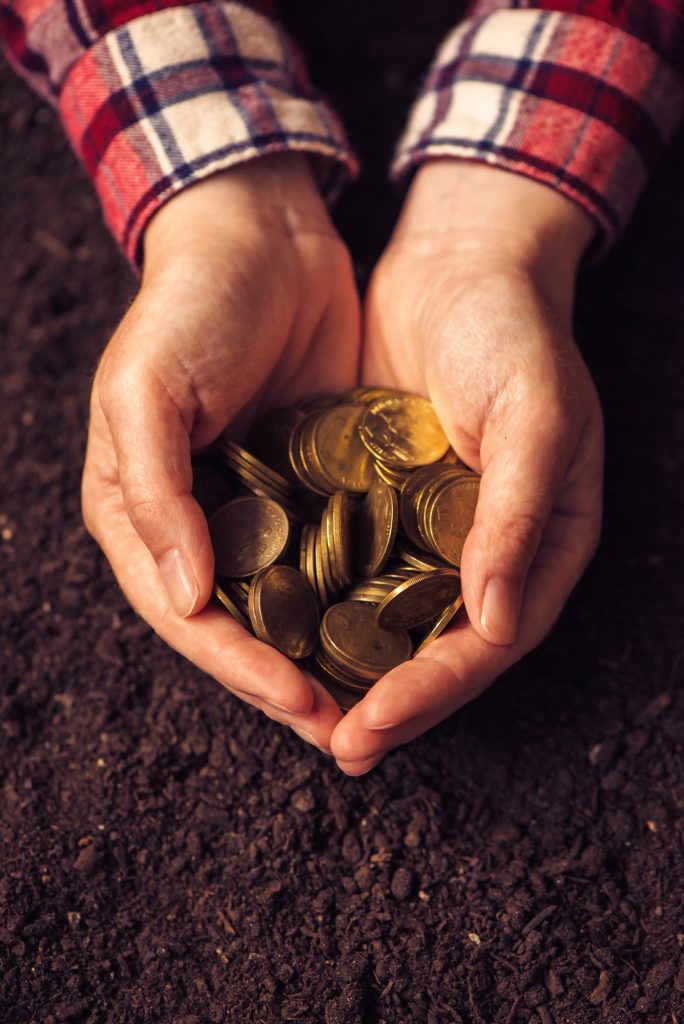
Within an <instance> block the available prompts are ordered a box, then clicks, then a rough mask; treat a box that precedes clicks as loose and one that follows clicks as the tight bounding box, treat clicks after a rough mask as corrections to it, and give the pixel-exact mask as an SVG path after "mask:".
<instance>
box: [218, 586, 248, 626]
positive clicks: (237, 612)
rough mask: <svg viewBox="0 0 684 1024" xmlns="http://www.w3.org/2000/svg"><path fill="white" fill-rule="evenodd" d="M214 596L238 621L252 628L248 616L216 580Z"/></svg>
mask: <svg viewBox="0 0 684 1024" xmlns="http://www.w3.org/2000/svg"><path fill="white" fill-rule="evenodd" d="M213 594H214V597H215V598H216V599H217V600H218V601H220V602H221V604H222V605H223V607H224V608H225V609H226V611H228V612H230V614H231V615H232V616H233V618H234V619H235V621H236V622H239V623H240V625H241V626H244V627H245V629H250V628H251V627H250V623H249V619H248V618H247V616H246V615H245V614H244V613H243V612H242V611H241V609H240V608H239V607H238V606H237V604H235V602H234V601H232V600H231V598H230V597H229V596H228V594H227V593H226V592H225V590H224V589H223V587H221V586H220V584H218V583H216V581H214V587H213Z"/></svg>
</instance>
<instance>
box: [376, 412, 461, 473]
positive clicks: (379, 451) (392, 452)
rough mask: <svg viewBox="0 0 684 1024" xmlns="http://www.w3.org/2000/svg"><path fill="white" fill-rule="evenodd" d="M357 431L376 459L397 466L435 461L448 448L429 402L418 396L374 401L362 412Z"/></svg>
mask: <svg viewBox="0 0 684 1024" xmlns="http://www.w3.org/2000/svg"><path fill="white" fill-rule="evenodd" d="M359 434H360V436H361V440H362V441H363V443H364V444H365V445H366V447H367V448H368V450H369V452H371V453H372V454H373V455H374V456H375V458H376V459H379V460H380V462H383V463H385V464H386V465H388V466H392V467H397V468H399V469H413V468H415V467H416V466H425V465H427V464H428V463H431V462H437V460H438V459H441V458H442V456H443V455H445V454H446V452H447V450H448V448H449V441H448V439H447V436H446V434H445V433H444V430H443V429H442V425H441V423H440V422H439V419H438V417H437V413H436V412H435V410H434V408H433V407H432V403H431V402H429V401H428V400H427V398H419V397H418V396H417V395H403V396H396V397H393V398H380V399H378V400H377V401H376V402H373V403H372V404H371V405H369V406H368V408H367V409H366V411H365V412H364V413H363V417H362V419H361V422H360V424H359Z"/></svg>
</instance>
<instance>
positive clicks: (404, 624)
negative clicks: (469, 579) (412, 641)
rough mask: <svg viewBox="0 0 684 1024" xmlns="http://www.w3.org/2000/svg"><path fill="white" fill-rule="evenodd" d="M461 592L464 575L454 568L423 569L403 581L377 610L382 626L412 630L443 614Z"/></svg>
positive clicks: (378, 620)
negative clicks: (428, 570)
mask: <svg viewBox="0 0 684 1024" xmlns="http://www.w3.org/2000/svg"><path fill="white" fill-rule="evenodd" d="M460 593H461V576H460V574H459V573H458V572H456V571H455V570H453V569H433V570H432V571H431V572H421V573H418V574H417V575H416V576H413V577H412V578H411V579H409V580H406V582H405V583H400V584H399V586H398V587H396V588H395V589H394V590H393V591H392V592H391V593H390V594H388V595H387V597H386V598H385V600H384V601H383V602H382V604H381V605H380V606H379V607H378V609H377V612H376V621H377V623H378V625H379V626H381V627H382V629H392V630H394V629H413V627H414V626H419V625H421V623H423V622H429V621H430V619H434V617H435V616H436V615H440V614H441V613H442V612H443V611H444V609H445V607H446V606H447V605H449V604H451V603H452V602H453V601H454V600H455V599H456V597H458V595H459V594H460Z"/></svg>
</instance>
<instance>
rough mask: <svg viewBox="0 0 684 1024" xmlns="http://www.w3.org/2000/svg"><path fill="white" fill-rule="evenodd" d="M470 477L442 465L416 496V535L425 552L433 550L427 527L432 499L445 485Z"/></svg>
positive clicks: (460, 471) (469, 474)
mask: <svg viewBox="0 0 684 1024" xmlns="http://www.w3.org/2000/svg"><path fill="white" fill-rule="evenodd" d="M472 476H473V474H472V473H465V472H463V470H460V469H456V468H454V467H451V466H444V465H442V470H441V472H440V473H439V474H438V475H437V476H435V477H434V478H433V479H432V480H429V481H428V482H427V483H426V484H425V486H424V487H422V488H421V490H420V491H419V493H418V494H417V496H416V499H415V518H416V524H417V526H418V535H419V537H420V538H421V546H422V547H423V548H426V550H428V551H432V550H434V549H433V545H432V541H431V540H430V537H429V530H428V526H427V522H428V510H429V508H430V504H431V502H432V499H433V498H434V497H435V495H436V494H437V493H438V492H439V491H442V490H443V489H444V488H445V487H446V486H447V484H449V483H451V481H452V480H460V479H461V477H464V478H468V479H470V478H472Z"/></svg>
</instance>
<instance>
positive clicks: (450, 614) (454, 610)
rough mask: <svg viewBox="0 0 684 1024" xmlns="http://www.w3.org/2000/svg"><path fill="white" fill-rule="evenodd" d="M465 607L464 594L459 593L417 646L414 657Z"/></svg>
mask: <svg viewBox="0 0 684 1024" xmlns="http://www.w3.org/2000/svg"><path fill="white" fill-rule="evenodd" d="M462 607H463V595H462V594H459V596H458V597H457V598H456V600H455V601H454V602H453V604H450V605H448V606H447V607H446V608H445V609H444V611H443V612H442V614H441V615H440V616H439V618H438V619H437V621H436V622H435V624H434V626H433V627H432V629H431V630H430V632H429V633H428V634H427V636H425V637H424V638H423V640H422V641H421V643H420V644H419V645H418V647H416V649H415V651H414V654H413V656H414V658H415V656H416V654H420V652H421V651H424V650H425V648H426V647H429V646H430V644H431V643H432V641H433V640H436V639H437V637H438V636H440V635H441V634H442V633H443V632H444V630H445V629H446V628H447V626H448V625H449V623H450V622H451V620H452V619H453V618H454V617H455V616H456V615H457V614H458V612H459V611H460V610H461V608H462Z"/></svg>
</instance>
